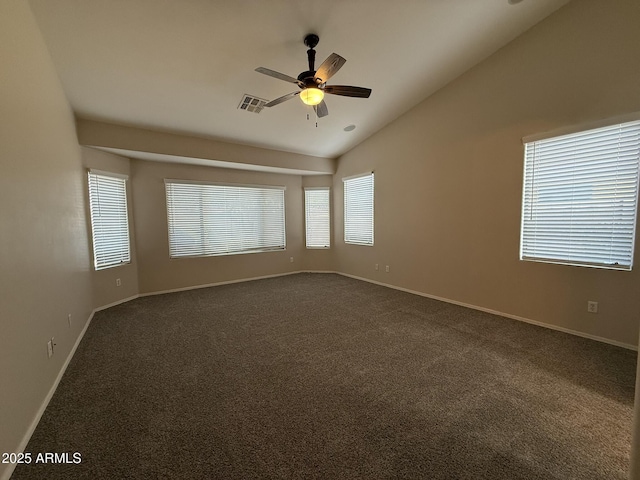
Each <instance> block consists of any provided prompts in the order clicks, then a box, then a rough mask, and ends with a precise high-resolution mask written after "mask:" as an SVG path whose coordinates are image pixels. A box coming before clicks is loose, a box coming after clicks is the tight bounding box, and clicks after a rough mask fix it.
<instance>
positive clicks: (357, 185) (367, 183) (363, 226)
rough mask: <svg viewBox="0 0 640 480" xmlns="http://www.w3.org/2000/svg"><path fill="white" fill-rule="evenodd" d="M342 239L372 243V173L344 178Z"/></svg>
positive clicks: (361, 243)
mask: <svg viewBox="0 0 640 480" xmlns="http://www.w3.org/2000/svg"><path fill="white" fill-rule="evenodd" d="M343 182H344V241H345V243H354V244H358V245H373V173H369V174H366V175H362V176H358V177H352V178H345V179H344V180H343Z"/></svg>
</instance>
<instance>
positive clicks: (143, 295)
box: [125, 270, 303, 301]
mask: <svg viewBox="0 0 640 480" xmlns="http://www.w3.org/2000/svg"><path fill="white" fill-rule="evenodd" d="M296 273H303V272H302V271H301V270H296V271H295V272H285V273H276V274H274V275H263V276H260V277H249V278H239V279H236V280H225V281H222V282H215V283H206V284H204V285H192V286H190V287H180V288H172V289H169V290H159V291H157V292H146V293H140V294H139V295H138V297H150V296H153V295H164V294H165V293H176V292H185V291H187V290H197V289H199V288H209V287H219V286H221V285H231V284H233V283H242V282H251V281H253V280H264V279H266V278H276V277H285V276H287V275H295V274H296ZM125 301H126V300H125Z"/></svg>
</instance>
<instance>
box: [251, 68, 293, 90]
mask: <svg viewBox="0 0 640 480" xmlns="http://www.w3.org/2000/svg"><path fill="white" fill-rule="evenodd" d="M256 72H258V73H263V74H264V75H268V76H270V77H273V78H277V79H279V80H284V81H285V82H289V83H295V84H296V85H301V86H302V82H301V81H300V80H298V79H297V78H293V77H290V76H289V75H285V74H284V73H280V72H276V71H275V70H270V69H268V68H264V67H258V68H256Z"/></svg>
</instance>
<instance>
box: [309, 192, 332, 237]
mask: <svg viewBox="0 0 640 480" xmlns="http://www.w3.org/2000/svg"><path fill="white" fill-rule="evenodd" d="M304 207H305V226H306V242H307V248H329V246H330V244H331V218H330V215H329V212H330V210H329V189H328V188H305V189H304Z"/></svg>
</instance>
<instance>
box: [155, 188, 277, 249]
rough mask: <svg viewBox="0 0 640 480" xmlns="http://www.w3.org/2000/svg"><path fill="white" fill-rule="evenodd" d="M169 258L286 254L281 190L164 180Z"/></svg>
mask: <svg viewBox="0 0 640 480" xmlns="http://www.w3.org/2000/svg"><path fill="white" fill-rule="evenodd" d="M165 188H166V193H167V219H168V223H169V255H170V256H171V258H177V257H195V256H207V255H233V254H239V253H252V252H265V251H272V250H284V249H285V226H284V187H254V186H235V185H213V184H206V183H188V182H184V181H182V180H181V181H174V180H165Z"/></svg>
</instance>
